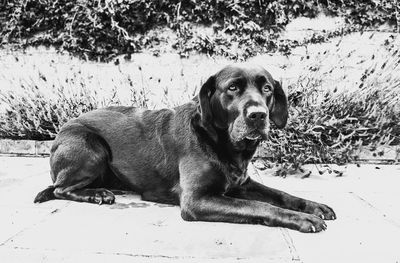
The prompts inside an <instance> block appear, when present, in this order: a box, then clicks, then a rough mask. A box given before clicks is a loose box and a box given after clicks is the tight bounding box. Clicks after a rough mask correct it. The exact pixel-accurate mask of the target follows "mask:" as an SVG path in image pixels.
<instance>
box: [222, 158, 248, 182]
mask: <svg viewBox="0 0 400 263" xmlns="http://www.w3.org/2000/svg"><path fill="white" fill-rule="evenodd" d="M247 165H248V162H236V163H230V164H227V165H226V171H225V176H226V179H227V181H228V187H234V186H240V185H243V184H244V183H245V182H246V181H247V179H248V178H249V175H248V174H247Z"/></svg>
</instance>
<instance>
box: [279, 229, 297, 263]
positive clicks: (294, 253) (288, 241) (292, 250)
mask: <svg viewBox="0 0 400 263" xmlns="http://www.w3.org/2000/svg"><path fill="white" fill-rule="evenodd" d="M279 229H280V230H281V233H282V236H283V239H284V240H285V242H286V244H287V246H288V248H289V251H290V255H291V256H292V261H295V262H302V261H301V259H300V256H299V254H298V253H297V249H296V247H295V245H294V243H293V239H292V237H291V236H290V234H289V231H288V230H287V229H286V228H281V227H280V228H279Z"/></svg>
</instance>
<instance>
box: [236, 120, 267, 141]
mask: <svg viewBox="0 0 400 263" xmlns="http://www.w3.org/2000/svg"><path fill="white" fill-rule="evenodd" d="M268 130H269V125H268V124H266V125H265V126H264V127H260V128H259V129H257V128H254V127H249V126H248V125H247V124H246V123H245V122H244V120H242V119H241V118H238V119H236V120H235V122H234V123H232V125H230V127H229V133H230V135H231V140H232V141H233V142H240V141H243V140H248V141H261V140H267V139H268Z"/></svg>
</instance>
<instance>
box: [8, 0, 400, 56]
mask: <svg viewBox="0 0 400 263" xmlns="http://www.w3.org/2000/svg"><path fill="white" fill-rule="evenodd" d="M399 6H400V4H399V3H398V1H391V0H383V1H372V0H368V1H361V2H360V1H355V0H352V1H339V0H330V1H327V0H323V1H320V0H313V1H304V0H277V1H267V0H257V1H256V0H251V1H236V0H230V1H228V0H222V1H216V0H205V1H199V0H187V1H178V0H164V1H145V0H133V1H132V0H101V1H99V0H90V1H83V0H78V1H67V0H58V1H50V0H41V1H36V0H7V1H3V2H2V3H0V8H1V9H2V10H3V11H1V12H0V39H1V41H0V42H1V43H3V44H6V43H16V44H19V45H22V46H28V45H39V44H44V45H54V46H58V47H59V48H60V50H68V51H71V52H73V53H75V54H79V55H80V56H82V57H86V58H89V59H100V60H105V61H108V60H110V59H112V58H113V57H115V56H116V55H119V54H127V55H126V57H127V58H129V54H131V53H133V52H139V51H141V50H142V49H148V48H150V47H154V48H155V50H154V52H155V54H157V53H158V52H159V51H157V45H159V44H160V43H162V42H168V41H169V40H171V39H168V36H167V37H164V36H163V34H161V33H163V32H165V30H166V29H170V30H172V32H173V34H175V35H176V37H175V38H174V37H172V39H175V40H174V41H175V43H174V44H173V47H174V48H175V49H176V50H177V51H178V52H179V53H180V54H182V55H183V56H188V55H189V52H190V51H194V52H201V53H206V54H210V55H213V54H220V55H224V56H228V57H231V58H246V57H248V56H253V55H255V54H258V53H262V52H266V51H274V50H281V51H285V52H288V51H289V50H288V49H290V47H292V46H293V45H299V44H301V43H289V44H288V43H279V42H277V39H278V38H279V33H280V32H281V30H282V29H283V28H284V27H285V25H286V24H287V23H288V22H290V21H291V20H292V19H293V18H296V17H298V16H306V17H314V16H316V15H317V14H318V13H319V12H321V10H322V11H324V12H326V13H328V14H332V15H341V16H344V17H345V18H346V21H347V24H348V29H350V30H352V29H353V28H354V27H359V26H360V27H368V26H375V25H380V24H383V23H390V24H394V25H396V26H397V28H399V17H400V16H399ZM199 26H203V27H206V28H209V29H212V30H210V31H208V32H198V30H197V28H198V27H199ZM195 28H196V29H195ZM348 29H347V30H348ZM152 30H156V31H157V30H158V31H157V32H158V33H159V34H158V33H154V32H153V33H152V32H151V31H152ZM345 32H347V31H346V30H345V31H344V33H345ZM342 33H343V32H342ZM327 37H329V35H327ZM323 39H324V37H322V38H318V40H319V41H321V40H323ZM310 41H311V42H312V41H313V39H310Z"/></svg>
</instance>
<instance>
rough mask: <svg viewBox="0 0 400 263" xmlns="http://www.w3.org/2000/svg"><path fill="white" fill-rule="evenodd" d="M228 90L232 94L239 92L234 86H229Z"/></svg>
mask: <svg viewBox="0 0 400 263" xmlns="http://www.w3.org/2000/svg"><path fill="white" fill-rule="evenodd" d="M228 90H229V91H232V92H236V91H239V87H238V86H236V85H231V86H229V88H228Z"/></svg>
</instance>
